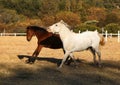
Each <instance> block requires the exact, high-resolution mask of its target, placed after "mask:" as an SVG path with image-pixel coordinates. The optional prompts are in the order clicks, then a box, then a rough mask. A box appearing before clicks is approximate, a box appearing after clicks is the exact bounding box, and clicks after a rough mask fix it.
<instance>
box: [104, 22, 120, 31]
mask: <svg viewBox="0 0 120 85" xmlns="http://www.w3.org/2000/svg"><path fill="white" fill-rule="evenodd" d="M105 30H107V31H108V33H117V32H118V31H119V30H120V25H118V24H115V23H110V24H108V25H106V26H105Z"/></svg>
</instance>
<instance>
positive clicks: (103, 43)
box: [99, 34, 105, 46]
mask: <svg viewBox="0 0 120 85" xmlns="http://www.w3.org/2000/svg"><path fill="white" fill-rule="evenodd" d="M99 37H100V45H102V46H104V45H105V39H104V37H103V35H102V34H99Z"/></svg>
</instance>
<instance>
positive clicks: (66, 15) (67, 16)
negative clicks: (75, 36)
mask: <svg viewBox="0 0 120 85" xmlns="http://www.w3.org/2000/svg"><path fill="white" fill-rule="evenodd" d="M60 20H64V21H65V22H66V23H68V24H69V25H70V26H72V27H75V26H76V25H78V24H80V16H79V15H77V14H75V13H73V12H68V11H62V12H59V13H57V14H56V21H60Z"/></svg>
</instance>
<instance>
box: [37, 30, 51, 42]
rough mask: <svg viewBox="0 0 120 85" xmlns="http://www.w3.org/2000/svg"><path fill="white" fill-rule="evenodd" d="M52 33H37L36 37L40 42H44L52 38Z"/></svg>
mask: <svg viewBox="0 0 120 85" xmlns="http://www.w3.org/2000/svg"><path fill="white" fill-rule="evenodd" d="M51 35H52V33H49V32H44V33H42V32H40V31H36V32H35V36H36V37H37V39H38V40H44V39H45V38H47V37H49V36H51Z"/></svg>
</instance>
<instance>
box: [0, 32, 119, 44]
mask: <svg viewBox="0 0 120 85" xmlns="http://www.w3.org/2000/svg"><path fill="white" fill-rule="evenodd" d="M79 33H80V31H79ZM102 35H104V36H105V40H106V41H108V37H112V36H116V37H117V38H118V39H117V41H118V42H120V31H118V33H108V32H107V31H105V33H102ZM0 36H26V33H0Z"/></svg>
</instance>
